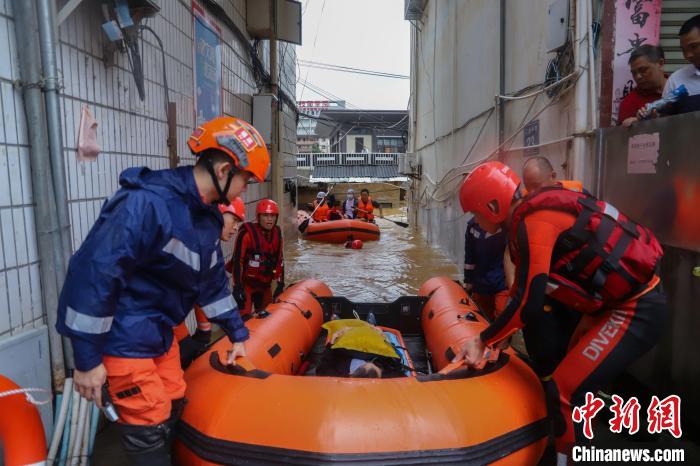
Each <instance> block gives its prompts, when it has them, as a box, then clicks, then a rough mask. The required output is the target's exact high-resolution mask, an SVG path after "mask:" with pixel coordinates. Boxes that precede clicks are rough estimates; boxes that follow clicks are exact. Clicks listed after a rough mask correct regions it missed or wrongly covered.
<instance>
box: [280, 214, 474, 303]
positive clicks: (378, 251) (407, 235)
mask: <svg viewBox="0 0 700 466" xmlns="http://www.w3.org/2000/svg"><path fill="white" fill-rule="evenodd" d="M387 217H388V218H392V219H394V220H401V217H400V216H399V215H398V213H397V215H394V216H391V217H389V215H387ZM376 221H377V225H379V228H380V229H381V236H380V239H379V241H366V242H365V243H364V245H363V248H362V249H357V250H356V249H346V248H345V247H344V246H343V245H342V244H326V243H319V242H314V241H306V240H304V239H299V240H298V241H295V242H290V243H288V244H286V246H285V269H286V270H285V274H286V282H287V284H292V283H294V282H297V281H300V280H303V279H304V278H315V279H317V280H321V281H323V282H324V283H326V284H327V285H328V286H329V287H330V288H331V289H332V290H333V294H334V295H336V296H344V297H346V298H348V299H350V300H351V301H355V302H390V301H393V300H394V299H396V298H398V297H399V296H405V295H415V294H416V293H417V292H418V289H419V288H420V286H421V285H422V284H423V283H424V282H425V281H426V280H428V279H429V278H431V277H435V276H439V275H445V276H448V277H451V278H455V279H457V278H460V276H459V275H458V273H459V269H458V268H457V266H456V265H455V264H454V263H452V262H451V261H450V260H449V259H448V258H447V257H446V256H444V255H443V254H442V253H440V252H438V251H436V250H434V249H432V248H431V247H430V246H428V244H427V242H426V241H425V239H424V238H422V237H421V236H420V235H418V234H417V233H416V232H414V231H413V230H412V229H411V228H402V227H400V226H398V225H395V224H394V223H392V222H390V221H388V220H384V219H380V218H378V219H376Z"/></svg>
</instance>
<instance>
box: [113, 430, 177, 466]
mask: <svg viewBox="0 0 700 466" xmlns="http://www.w3.org/2000/svg"><path fill="white" fill-rule="evenodd" d="M119 430H120V431H121V436H122V445H124V449H125V450H126V454H127V455H128V457H129V460H130V461H131V464H132V465H134V466H171V465H172V461H171V457H170V445H169V440H168V438H169V437H170V427H169V426H168V425H167V423H163V424H158V425H155V426H135V425H130V424H119Z"/></svg>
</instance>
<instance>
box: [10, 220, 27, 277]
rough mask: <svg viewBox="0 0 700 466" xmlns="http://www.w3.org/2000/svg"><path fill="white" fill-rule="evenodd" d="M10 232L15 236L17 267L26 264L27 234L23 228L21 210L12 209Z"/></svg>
mask: <svg viewBox="0 0 700 466" xmlns="http://www.w3.org/2000/svg"><path fill="white" fill-rule="evenodd" d="M12 231H13V233H14V235H15V251H17V265H24V264H27V263H28V262H29V261H28V260H27V239H28V238H27V232H26V229H25V227H24V212H23V209H22V208H15V209H12Z"/></svg>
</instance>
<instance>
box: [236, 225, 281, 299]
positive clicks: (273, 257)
mask: <svg viewBox="0 0 700 466" xmlns="http://www.w3.org/2000/svg"><path fill="white" fill-rule="evenodd" d="M265 233H266V232H265V231H264V230H263V228H262V227H261V226H260V225H259V224H257V223H252V222H246V223H244V224H243V225H241V231H240V232H239V234H238V235H239V236H238V237H237V238H236V242H237V243H238V242H239V241H240V242H241V243H242V238H243V237H244V235H246V234H247V235H249V238H250V240H251V243H252V244H251V245H250V246H249V247H248V248H247V249H246V251H245V253H244V255H243V256H242V257H241V251H240V247H236V249H235V254H237V255H239V257H234V261H235V262H234V264H235V263H240V264H241V267H242V271H241V280H242V282H243V284H246V285H252V286H266V285H269V284H270V283H271V282H272V280H274V279H275V277H276V276H277V275H278V274H279V270H280V269H281V267H282V260H281V258H282V252H281V251H282V232H281V230H280V227H279V226H277V225H275V226H274V227H273V228H272V231H271V232H270V233H271V234H268V235H266V234H265ZM234 276H235V274H234Z"/></svg>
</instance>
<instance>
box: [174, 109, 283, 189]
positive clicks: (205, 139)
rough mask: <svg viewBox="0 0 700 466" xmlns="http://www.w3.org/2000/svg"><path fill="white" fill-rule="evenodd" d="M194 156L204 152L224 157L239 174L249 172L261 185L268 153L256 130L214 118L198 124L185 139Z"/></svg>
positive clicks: (236, 120)
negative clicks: (225, 156) (211, 152)
mask: <svg viewBox="0 0 700 466" xmlns="http://www.w3.org/2000/svg"><path fill="white" fill-rule="evenodd" d="M187 145H188V146H189V147H190V150H191V151H192V153H193V154H194V155H196V156H198V155H200V154H202V153H203V152H204V151H206V150H208V149H216V150H220V151H221V152H223V153H225V154H226V155H228V156H229V157H231V159H233V163H234V165H235V166H236V168H238V169H239V170H243V171H247V172H250V173H251V174H252V175H253V177H254V178H255V179H256V180H257V181H258V182H259V183H262V182H263V181H265V177H266V176H267V170H268V169H269V168H270V153H269V152H268V151H267V146H266V145H265V141H264V140H263V138H262V136H261V135H260V133H258V130H256V129H255V128H253V126H252V125H251V124H250V123H248V122H246V121H243V120H241V119H240V118H234V117H228V116H223V117H218V118H214V119H213V120H209V121H207V122H204V123H202V124H201V125H199V126H198V127H197V129H195V130H194V131H193V132H192V134H191V135H190V137H189V138H188V139H187Z"/></svg>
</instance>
